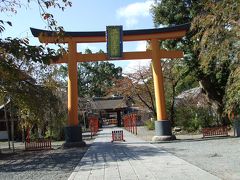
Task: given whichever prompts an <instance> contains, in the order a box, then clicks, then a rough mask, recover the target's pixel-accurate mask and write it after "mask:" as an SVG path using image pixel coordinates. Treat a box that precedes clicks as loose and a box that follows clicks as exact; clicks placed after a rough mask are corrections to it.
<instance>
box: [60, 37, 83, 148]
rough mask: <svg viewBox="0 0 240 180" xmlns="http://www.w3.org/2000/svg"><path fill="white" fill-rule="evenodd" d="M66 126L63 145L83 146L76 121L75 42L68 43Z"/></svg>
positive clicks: (79, 128) (80, 132)
mask: <svg viewBox="0 0 240 180" xmlns="http://www.w3.org/2000/svg"><path fill="white" fill-rule="evenodd" d="M68 51H69V61H68V126H66V127H65V128H64V132H65V141H66V143H65V144H64V146H65V147H69V146H70V147H71V146H84V145H85V142H84V141H83V140H82V128H81V126H80V125H79V121H78V87H77V84H78V83H77V77H78V76H77V57H76V56H77V43H76V42H74V41H70V42H69V43H68Z"/></svg>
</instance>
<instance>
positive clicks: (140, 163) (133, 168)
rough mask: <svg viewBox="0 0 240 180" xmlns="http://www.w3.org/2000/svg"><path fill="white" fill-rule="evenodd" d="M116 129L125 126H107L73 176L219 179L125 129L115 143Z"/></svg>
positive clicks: (88, 179)
mask: <svg viewBox="0 0 240 180" xmlns="http://www.w3.org/2000/svg"><path fill="white" fill-rule="evenodd" d="M112 130H121V128H103V130H102V131H101V132H99V134H98V136H97V138H96V139H95V141H94V143H93V144H92V145H91V147H90V148H89V149H88V151H87V152H86V154H85V155H84V157H83V158H82V159H81V161H80V163H79V164H78V166H77V167H76V168H75V170H74V171H73V173H72V174H71V176H70V177H69V180H78V179H79V180H94V179H95V180H119V179H121V180H135V179H142V180H155V179H172V180H173V179H174V180H177V179H180V180H188V179H189V180H194V179H196V180H197V179H207V180H215V179H219V178H218V177H216V176H214V175H212V174H210V173H208V172H206V171H204V170H202V169H200V168H198V167H197V166H194V165H192V164H190V163H188V162H186V161H184V160H182V159H180V158H178V157H176V156H174V155H172V154H170V153H168V152H166V151H164V150H162V149H160V148H157V147H155V146H154V145H153V144H150V143H148V142H145V141H143V140H140V139H139V138H137V137H136V136H135V135H132V134H131V133H129V132H127V131H125V130H124V139H125V140H126V141H125V142H113V143H111V140H112V137H111V132H112Z"/></svg>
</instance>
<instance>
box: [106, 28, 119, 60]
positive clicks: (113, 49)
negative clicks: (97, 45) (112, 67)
mask: <svg viewBox="0 0 240 180" xmlns="http://www.w3.org/2000/svg"><path fill="white" fill-rule="evenodd" d="M122 34H123V30H122V26H107V28H106V38H107V54H108V58H109V59H121V58H122V54H123V42H122Z"/></svg>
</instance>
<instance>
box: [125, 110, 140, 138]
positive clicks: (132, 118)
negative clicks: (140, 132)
mask: <svg viewBox="0 0 240 180" xmlns="http://www.w3.org/2000/svg"><path fill="white" fill-rule="evenodd" d="M123 125H124V128H125V129H126V130H128V131H129V132H131V133H133V134H136V135H137V115H136V114H127V115H125V116H123Z"/></svg>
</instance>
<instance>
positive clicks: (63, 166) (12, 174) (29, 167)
mask: <svg viewBox="0 0 240 180" xmlns="http://www.w3.org/2000/svg"><path fill="white" fill-rule="evenodd" d="M86 149H87V147H85V148H81V149H77V148H71V149H56V150H50V151H34V152H33V151H31V152H21V153H17V154H15V155H9V156H6V155H4V156H3V157H1V156H0V157H1V158H0V159H1V160H0V179H1V180H3V179H4V180H5V179H6V180H25V179H42V180H44V179H46V180H50V179H67V178H68V177H69V176H70V174H71V172H72V171H73V169H74V168H75V166H76V165H77V164H78V163H79V161H80V159H81V157H82V156H83V155H84V153H85V152H86Z"/></svg>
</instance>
